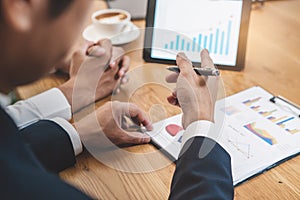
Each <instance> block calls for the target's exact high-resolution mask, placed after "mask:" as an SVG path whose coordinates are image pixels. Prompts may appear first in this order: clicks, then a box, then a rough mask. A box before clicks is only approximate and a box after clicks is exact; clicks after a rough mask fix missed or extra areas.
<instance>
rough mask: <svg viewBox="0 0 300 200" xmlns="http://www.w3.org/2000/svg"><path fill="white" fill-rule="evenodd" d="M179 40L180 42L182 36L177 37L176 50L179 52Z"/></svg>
mask: <svg viewBox="0 0 300 200" xmlns="http://www.w3.org/2000/svg"><path fill="white" fill-rule="evenodd" d="M179 40H180V35H177V36H176V50H177V51H178V50H179Z"/></svg>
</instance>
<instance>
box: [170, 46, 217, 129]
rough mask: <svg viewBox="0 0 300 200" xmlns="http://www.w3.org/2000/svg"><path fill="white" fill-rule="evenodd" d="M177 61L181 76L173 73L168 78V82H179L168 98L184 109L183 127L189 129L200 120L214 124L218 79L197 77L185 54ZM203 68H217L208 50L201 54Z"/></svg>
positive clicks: (179, 56)
mask: <svg viewBox="0 0 300 200" xmlns="http://www.w3.org/2000/svg"><path fill="white" fill-rule="evenodd" d="M176 61H177V65H178V67H179V68H180V74H176V73H173V74H170V75H169V76H168V77H167V78H166V80H167V82H170V83H175V82H177V85H176V89H175V91H174V92H173V94H172V95H171V96H169V97H168V101H169V103H171V104H173V105H177V106H180V107H181V108H182V111H183V117H182V123H183V127H184V128H187V126H188V125H189V124H191V123H192V122H194V121H198V120H208V121H212V122H213V121H214V107H215V102H216V99H217V90H218V77H212V76H211V77H204V76H199V75H197V74H196V73H195V72H194V70H193V66H192V63H191V61H190V60H189V59H188V58H187V57H186V56H185V55H184V54H183V53H180V54H178V55H177V59H176ZM201 67H210V68H214V67H215V66H214V64H213V61H212V59H211V58H210V56H209V53H208V51H207V50H203V51H202V52H201Z"/></svg>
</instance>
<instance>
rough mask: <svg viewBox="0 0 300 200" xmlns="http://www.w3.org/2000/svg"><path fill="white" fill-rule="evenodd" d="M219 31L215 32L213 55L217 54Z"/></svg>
mask: <svg viewBox="0 0 300 200" xmlns="http://www.w3.org/2000/svg"><path fill="white" fill-rule="evenodd" d="M219 31H220V30H219V29H218V28H217V30H216V41H215V51H214V54H217V52H218V43H219Z"/></svg>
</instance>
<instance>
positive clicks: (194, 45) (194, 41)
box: [192, 38, 196, 52]
mask: <svg viewBox="0 0 300 200" xmlns="http://www.w3.org/2000/svg"><path fill="white" fill-rule="evenodd" d="M195 47H196V38H193V47H192V48H193V50H192V51H193V52H195V50H196V49H195Z"/></svg>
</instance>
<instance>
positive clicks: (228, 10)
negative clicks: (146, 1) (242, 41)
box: [152, 0, 242, 65]
mask: <svg viewBox="0 0 300 200" xmlns="http://www.w3.org/2000/svg"><path fill="white" fill-rule="evenodd" d="M176 1H180V0H165V1H160V4H159V7H158V9H157V10H158V12H157V13H156V17H157V19H160V20H156V21H155V24H154V27H155V28H156V29H155V30H154V31H153V38H152V39H153V40H152V47H154V50H153V48H152V57H155V58H165V59H175V58H176V55H177V53H178V52H184V53H186V55H187V56H188V57H189V58H190V59H191V60H192V61H194V62H200V61H201V60H200V58H199V53H200V51H202V50H203V49H207V50H208V51H209V52H210V55H211V57H212V59H213V60H214V62H215V64H224V65H235V63H236V55H237V51H238V38H239V33H240V22H241V13H242V1H212V0H206V1H194V0H186V2H185V4H182V3H180V4H176V3H174V2H176ZM176 5H177V6H176ZM178 5H180V6H178ZM191 5H194V6H192V7H191ZM182 10H189V12H186V13H184V14H179V13H182ZM212 11H213V12H212Z"/></svg>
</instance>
